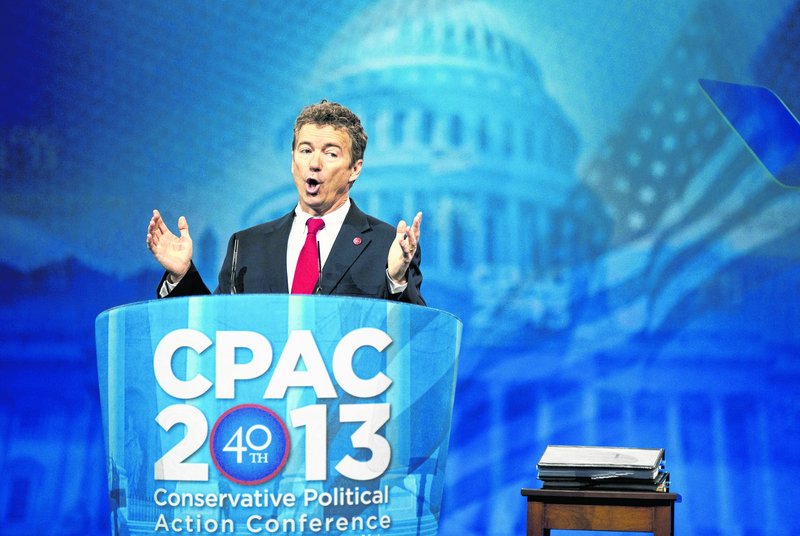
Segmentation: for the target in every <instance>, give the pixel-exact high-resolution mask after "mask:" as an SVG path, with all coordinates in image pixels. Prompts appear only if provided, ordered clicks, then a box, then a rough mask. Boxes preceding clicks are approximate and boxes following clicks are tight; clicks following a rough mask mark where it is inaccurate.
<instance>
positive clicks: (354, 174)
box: [347, 159, 364, 186]
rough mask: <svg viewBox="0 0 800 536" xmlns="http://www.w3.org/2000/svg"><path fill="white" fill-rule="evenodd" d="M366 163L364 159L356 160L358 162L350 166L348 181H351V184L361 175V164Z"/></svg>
mask: <svg viewBox="0 0 800 536" xmlns="http://www.w3.org/2000/svg"><path fill="white" fill-rule="evenodd" d="M363 163H364V160H363V159H358V160H356V163H355V164H353V166H352V167H351V168H350V179H349V180H348V181H347V182H349V183H350V186H352V185H353V183H354V182H356V179H357V178H358V176H359V175H361V164H363Z"/></svg>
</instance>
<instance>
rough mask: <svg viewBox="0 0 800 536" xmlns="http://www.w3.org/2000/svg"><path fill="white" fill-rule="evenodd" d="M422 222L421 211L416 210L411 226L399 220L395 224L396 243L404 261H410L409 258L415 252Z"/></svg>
mask: <svg viewBox="0 0 800 536" xmlns="http://www.w3.org/2000/svg"><path fill="white" fill-rule="evenodd" d="M421 224H422V212H417V215H416V216H414V220H413V221H412V222H411V226H410V227H409V225H408V224H407V223H406V222H405V220H400V222H399V223H398V224H397V235H398V244H399V245H400V248H401V250H402V252H403V257H404V259H405V261H406V262H410V260H411V258H412V257H413V256H414V254H415V253H416V252H417V245H418V244H419V235H420V232H419V228H420V225H421Z"/></svg>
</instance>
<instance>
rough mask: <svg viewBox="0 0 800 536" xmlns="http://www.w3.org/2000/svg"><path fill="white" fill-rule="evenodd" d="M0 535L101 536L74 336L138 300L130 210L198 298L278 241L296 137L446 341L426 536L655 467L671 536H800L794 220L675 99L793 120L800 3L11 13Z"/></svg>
mask: <svg viewBox="0 0 800 536" xmlns="http://www.w3.org/2000/svg"><path fill="white" fill-rule="evenodd" d="M0 10H1V12H0V46H2V50H3V51H4V53H3V54H2V59H0V95H2V101H0V104H1V105H2V108H1V109H0V176H2V192H3V195H2V198H0V204H1V205H2V213H0V228H2V229H3V238H4V243H5V247H4V249H3V253H2V258H0V274H1V275H2V277H1V278H0V285H2V286H3V288H4V289H5V291H4V292H3V295H4V299H3V302H2V306H0V318H1V319H2V326H3V329H2V335H0V378H2V380H0V381H1V383H0V385H2V387H0V445H2V448H0V474H2V475H3V477H2V478H0V534H3V535H30V534H37V535H45V534H59V535H63V534H81V535H83V534H98V535H100V534H102V535H106V534H108V533H109V510H108V508H109V505H108V497H107V489H106V480H105V453H104V446H103V442H102V433H101V429H100V427H101V419H100V411H99V402H98V394H97V369H96V365H95V349H94V338H93V327H94V318H95V316H96V315H97V314H98V313H99V312H100V311H102V310H103V309H105V308H107V307H110V306H114V305H118V304H123V303H127V302H131V301H137V300H142V299H149V298H151V297H153V296H154V292H155V290H154V287H155V284H156V282H157V281H158V278H159V276H160V272H159V270H158V268H157V266H155V265H154V261H153V260H152V259H151V257H150V254H149V252H148V251H147V250H146V248H145V240H144V237H145V230H146V226H147V221H148V220H149V217H150V212H151V210H152V209H153V208H159V209H161V210H162V213H163V214H164V215H165V217H166V218H167V220H168V221H169V222H170V223H171V224H172V225H173V226H174V225H175V224H174V222H175V220H176V219H177V218H178V216H179V215H181V214H183V215H185V216H186V217H187V219H188V221H189V225H190V229H191V232H192V235H193V237H194V239H195V248H196V260H197V264H198V266H199V267H200V270H201V272H202V273H203V274H204V276H205V277H206V278H207V280H209V281H211V280H213V278H214V277H215V271H216V269H217V268H218V266H219V264H220V262H221V258H222V254H223V249H224V246H225V243H226V240H227V237H228V236H229V235H230V234H231V233H232V232H234V231H235V230H238V229H240V228H242V227H244V226H249V225H251V224H254V223H257V222H261V221H264V220H266V219H268V218H271V217H273V216H276V215H279V214H283V213H285V212H288V210H289V209H290V208H291V206H292V203H293V198H294V196H295V194H294V189H293V186H292V184H291V180H290V141H291V125H292V121H293V119H294V117H295V115H296V114H297V112H298V111H299V109H300V108H301V107H302V106H303V105H305V104H307V103H310V102H315V101H318V100H319V99H321V98H327V99H330V100H337V101H340V102H342V103H344V104H346V105H348V106H350V107H351V108H353V109H354V110H355V111H356V112H357V113H359V115H360V116H361V117H362V118H363V120H364V122H365V124H366V129H367V132H368V134H369V136H370V142H369V146H368V148H367V152H366V158H365V165H364V172H363V173H362V175H361V177H360V179H359V180H358V183H357V184H356V186H355V188H354V190H353V191H352V195H353V198H354V199H355V200H356V201H357V203H358V204H359V206H360V207H361V208H362V209H365V210H366V211H367V212H371V213H374V214H376V215H378V216H380V217H382V218H383V219H386V220H389V221H396V220H397V219H399V218H400V217H404V218H406V219H408V218H410V217H412V216H413V213H414V212H415V211H416V210H422V211H423V212H424V214H425V216H424V221H423V229H422V252H423V270H424V274H425V284H424V286H423V291H424V295H425V296H426V298H427V300H428V302H429V304H430V305H432V306H435V307H437V308H441V309H445V310H448V311H451V312H453V313H455V314H457V315H458V316H459V317H461V318H462V319H463V321H464V345H463V347H462V352H461V359H460V363H459V382H458V387H457V392H456V402H455V415H454V424H453V426H454V428H453V434H452V437H451V449H450V460H449V462H448V467H447V470H448V474H447V486H446V489H445V496H444V506H443V514H442V516H443V521H442V527H443V533H444V534H448V535H449V534H453V535H455V534H461V535H483V534H491V535H510V534H522V533H523V532H524V506H525V505H524V500H523V498H522V497H521V496H520V494H519V490H520V488H521V487H525V486H534V485H536V471H535V464H536V461H537V460H538V458H539V456H540V454H541V453H542V451H543V450H544V447H545V446H546V445H547V444H553V443H559V444H601V445H622V446H638V447H663V448H665V450H666V453H667V466H668V469H669V470H670V471H671V473H672V489H673V490H674V491H676V492H678V493H680V494H681V495H682V496H683V502H682V503H681V504H679V505H678V506H677V509H676V525H677V532H678V533H679V534H685V535H698V536H716V535H722V534H725V535H737V536H738V535H744V534H747V535H748V536H749V535H759V534H760V535H777V534H785V535H789V534H797V533H798V532H800V513H798V512H797V509H796V507H795V503H796V500H795V499H794V496H793V495H794V491H795V487H796V483H795V479H796V475H797V474H798V469H800V461H798V457H797V456H796V450H797V445H798V444H800V424H798V421H799V420H800V330H798V329H797V326H798V325H800V300H799V299H798V293H799V292H798V291H800V263H798V257H800V233H798V230H799V229H798V227H800V217H798V214H799V213H800V191H797V190H792V189H786V188H782V187H781V186H780V185H778V184H777V183H776V182H774V181H773V180H771V179H770V178H769V176H768V174H767V172H766V171H765V170H764V168H763V167H762V166H761V165H760V164H759V163H758V162H757V161H756V160H755V159H754V158H753V156H752V155H751V154H750V153H749V152H748V150H747V149H746V147H745V146H744V145H743V143H742V142H741V140H740V139H739V138H738V137H737V136H736V135H735V134H734V133H733V132H732V131H731V130H730V129H729V128H728V127H727V125H726V123H725V121H724V119H723V118H722V117H721V116H720V115H719V114H718V113H717V112H716V111H715V109H714V107H713V105H712V104H711V102H709V101H708V99H707V98H706V97H705V96H704V94H703V92H702V91H701V89H700V86H699V84H698V83H697V79H698V78H701V77H702V78H711V79H720V80H730V81H737V82H743V83H751V84H761V85H766V86H768V87H770V88H772V89H773V90H775V91H776V92H777V93H778V94H779V95H781V97H782V98H783V99H784V100H785V102H786V103H787V104H788V105H789V107H790V108H792V109H793V110H794V111H795V112H797V111H798V110H800V66H799V65H800V61H799V58H800V54H799V53H798V52H797V50H800V27H798V25H797V20H798V19H800V3H798V2H796V1H793V0H778V1H776V0H759V1H753V2H733V1H713V0H678V1H675V2H669V3H655V4H652V5H651V3H645V2H634V1H630V2H614V3H609V2H606V1H600V0H582V1H580V2H558V1H543V2H535V3H534V2H528V1H525V0H509V1H504V2H491V1H488V0H487V1H480V2H477V1H476V2H473V1H448V0H436V1H434V0H428V1H424V0H405V1H399V0H384V1H380V2H361V1H356V0H345V1H340V2H335V3H332V2H317V1H310V0H308V1H298V2H289V3H287V2H261V3H253V2H247V3H245V2H238V3H234V2H225V3H222V2H220V3H211V2H204V3H194V2H158V1H148V0H145V1H141V2H135V3H128V2H125V3H122V2H120V3H114V2H104V3H99V2H97V3H70V2H45V1H32V2H24V3H23V2H16V3H4V4H3V6H2V8H0Z"/></svg>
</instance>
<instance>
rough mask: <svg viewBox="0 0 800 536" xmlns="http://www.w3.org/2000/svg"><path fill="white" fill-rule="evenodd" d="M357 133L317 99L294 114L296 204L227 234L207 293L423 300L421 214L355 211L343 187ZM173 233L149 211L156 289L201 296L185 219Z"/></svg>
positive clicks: (360, 135) (348, 184) (353, 162)
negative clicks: (158, 273)
mask: <svg viewBox="0 0 800 536" xmlns="http://www.w3.org/2000/svg"><path fill="white" fill-rule="evenodd" d="M366 146H367V135H366V133H365V132H364V129H363V127H362V126H361V121H360V120H359V119H358V117H357V116H356V115H355V114H354V113H353V112H351V111H350V110H348V109H347V108H345V107H344V106H342V105H340V104H336V103H333V102H327V101H322V102H320V103H319V104H313V105H310V106H307V107H306V108H304V109H303V110H302V111H301V112H300V115H299V116H298V117H297V119H296V120H295V124H294V137H293V140H292V176H293V177H294V184H295V187H296V188H297V195H298V203H297V205H296V206H295V208H294V210H292V211H291V212H290V213H289V214H287V215H285V216H283V217H281V218H278V219H277V220H273V221H270V222H267V223H263V224H261V225H256V226H255V227H251V228H249V229H245V230H243V231H239V232H237V233H235V234H234V235H233V236H232V237H231V239H230V240H229V241H228V250H227V253H226V255H225V261H224V262H223V263H222V268H221V269H220V272H219V280H218V284H217V288H216V290H215V293H217V294H229V293H243V292H248V293H284V294H285V293H289V292H291V293H293V294H312V293H318V294H336V295H345V296H363V297H372V298H385V299H390V300H398V301H403V302H407V303H415V304H418V305H425V300H423V298H422V295H421V294H420V287H421V285H422V273H421V272H420V268H419V263H420V253H419V235H420V230H419V229H420V222H421V221H422V213H417V215H416V216H415V217H414V220H413V222H412V224H411V225H410V226H409V225H407V224H406V222H405V221H402V220H401V221H400V222H399V223H398V224H397V227H396V228H395V227H392V226H391V225H389V224H387V223H384V222H382V221H380V220H378V219H376V218H373V217H372V216H369V215H367V214H365V213H363V212H361V210H359V209H358V207H357V206H356V204H355V203H354V202H353V201H352V200H351V199H350V188H352V186H353V184H354V183H355V181H356V179H357V178H358V177H359V175H360V174H361V167H362V164H363V161H364V160H363V159H364V150H365V149H366ZM178 231H179V233H180V236H176V235H175V234H173V233H172V232H171V231H170V230H169V229H168V228H167V226H166V224H165V223H164V221H163V219H162V218H161V215H160V214H159V212H158V211H157V210H154V211H153V217H152V218H151V220H150V224H149V225H148V227H147V248H148V249H149V250H150V251H151V252H152V253H153V256H154V257H155V258H156V260H158V262H159V263H160V264H161V266H163V267H164V270H166V273H165V274H164V277H163V278H162V280H161V283H160V285H159V287H158V289H157V294H158V296H159V297H167V296H170V297H172V296H193V295H202V294H210V292H209V290H208V287H207V286H206V285H205V283H203V281H202V279H201V278H200V274H199V273H198V271H197V269H196V268H195V267H194V264H193V263H192V239H191V237H190V236H189V225H188V223H187V222H186V218H184V217H183V216H181V217H180V218H179V219H178Z"/></svg>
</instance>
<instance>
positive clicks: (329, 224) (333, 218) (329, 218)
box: [294, 197, 352, 229]
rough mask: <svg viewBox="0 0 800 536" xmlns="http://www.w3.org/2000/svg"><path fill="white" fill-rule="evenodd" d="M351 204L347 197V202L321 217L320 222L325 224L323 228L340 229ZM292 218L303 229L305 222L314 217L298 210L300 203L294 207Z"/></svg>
mask: <svg viewBox="0 0 800 536" xmlns="http://www.w3.org/2000/svg"><path fill="white" fill-rule="evenodd" d="M351 204H352V203H351V202H350V198H349V197H348V198H347V201H345V202H344V204H343V205H342V206H341V207H339V208H337V209H336V210H334V211H332V212H328V213H327V214H325V215H324V216H322V221H324V222H325V228H326V229H328V228H334V229H338V228H340V227H341V226H342V224H343V223H344V219H345V218H346V217H347V212H348V211H349V210H350V205H351ZM294 217H295V221H296V222H297V223H300V224H302V226H303V227H305V225H306V220H309V219H311V218H313V217H314V216H312V215H311V214H308V213H307V212H303V209H301V208H300V203H298V204H297V206H296V207H294Z"/></svg>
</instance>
